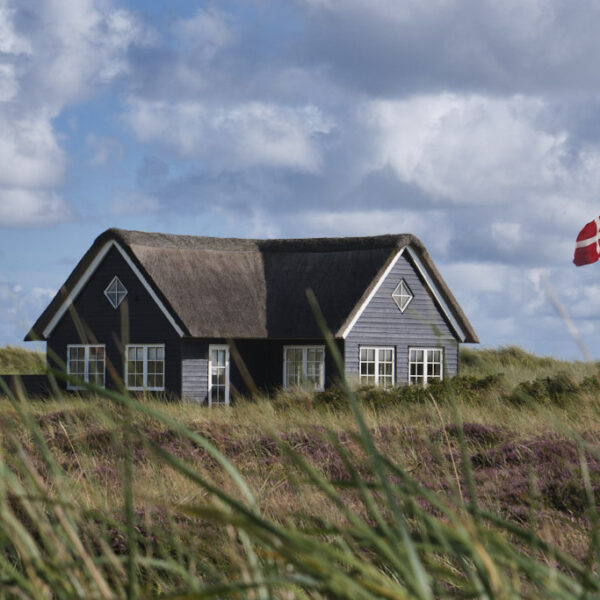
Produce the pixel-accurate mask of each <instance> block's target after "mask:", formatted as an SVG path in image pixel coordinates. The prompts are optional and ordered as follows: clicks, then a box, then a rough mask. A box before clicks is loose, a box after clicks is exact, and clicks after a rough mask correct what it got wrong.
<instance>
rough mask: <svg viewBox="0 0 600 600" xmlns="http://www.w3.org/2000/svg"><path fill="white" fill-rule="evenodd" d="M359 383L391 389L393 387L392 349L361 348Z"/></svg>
mask: <svg viewBox="0 0 600 600" xmlns="http://www.w3.org/2000/svg"><path fill="white" fill-rule="evenodd" d="M359 367H360V383H362V384H364V385H378V386H381V387H392V386H393V385H394V349H393V348H378V347H373V348H369V347H364V346H363V347H361V349H360V365H359Z"/></svg>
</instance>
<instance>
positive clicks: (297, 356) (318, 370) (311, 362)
mask: <svg viewBox="0 0 600 600" xmlns="http://www.w3.org/2000/svg"><path fill="white" fill-rule="evenodd" d="M293 386H301V387H306V388H309V389H313V390H317V391H322V390H324V389H325V346H284V347H283V387H284V388H289V387H293Z"/></svg>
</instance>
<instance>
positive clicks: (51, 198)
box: [0, 187, 73, 227]
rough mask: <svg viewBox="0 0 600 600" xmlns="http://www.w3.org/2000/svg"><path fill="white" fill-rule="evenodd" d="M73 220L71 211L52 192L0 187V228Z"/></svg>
mask: <svg viewBox="0 0 600 600" xmlns="http://www.w3.org/2000/svg"><path fill="white" fill-rule="evenodd" d="M71 218H73V211H72V210H71V208H70V207H69V206H68V205H67V204H66V203H65V201H64V200H63V199H62V198H61V197H60V196H59V195H58V194H55V193H53V192H48V191H44V190H27V189H20V188H1V187H0V227H23V226H31V225H33V226H39V225H50V224H52V223H58V222H61V221H66V220H69V219H71Z"/></svg>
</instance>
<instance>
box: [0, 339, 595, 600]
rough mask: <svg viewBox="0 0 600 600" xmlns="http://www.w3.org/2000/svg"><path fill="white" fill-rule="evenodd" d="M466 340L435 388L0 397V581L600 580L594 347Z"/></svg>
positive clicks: (238, 586)
mask: <svg viewBox="0 0 600 600" xmlns="http://www.w3.org/2000/svg"><path fill="white" fill-rule="evenodd" d="M462 359H463V365H464V367H465V368H464V370H463V373H462V375H461V377H459V378H456V379H455V380H453V381H447V382H445V383H444V384H443V385H439V386H430V387H429V388H428V389H427V390H426V392H422V391H421V392H420V393H417V391H416V390H415V389H414V388H412V389H409V388H406V389H398V390H393V391H392V392H383V391H381V390H373V389H367V388H365V389H359V390H358V391H357V393H356V395H355V394H354V392H353V391H352V390H343V391H340V390H337V391H331V392H328V393H325V394H317V395H314V396H310V395H307V394H305V393H302V394H293V393H290V392H286V393H281V394H279V395H278V396H276V397H273V398H266V397H261V398H256V399H254V400H240V401H239V402H238V403H237V405H236V406H235V407H231V408H228V409H213V410H209V409H207V408H205V407H200V406H197V405H194V404H191V403H164V402H162V401H160V400H156V399H152V398H140V399H139V402H138V401H136V400H135V399H133V398H128V397H126V396H120V395H118V394H113V393H110V392H107V391H99V390H98V391H96V392H93V393H86V394H81V395H80V396H68V397H65V398H54V399H47V400H46V401H44V402H35V401H33V402H32V401H28V400H25V399H19V398H12V399H11V398H8V397H6V398H5V399H0V424H1V427H0V431H1V432H2V445H1V447H2V458H1V461H0V547H1V549H0V597H31V598H44V599H45V598H76V597H85V598H88V597H90V598H93V597H98V598H137V597H155V596H156V597H158V596H163V595H167V596H169V597H172V596H173V595H175V597H185V598H249V599H250V598H260V599H262V598H264V599H270V598H277V599H279V598H281V599H282V600H283V599H292V598H299V599H307V598H314V599H318V598H338V599H339V598H348V599H350V598H352V599H355V598H359V599H360V598H365V599H367V598H368V599H374V598H444V597H448V598H459V597H476V598H539V597H553V598H583V597H590V598H591V597H596V596H598V595H600V577H599V575H598V571H597V560H598V556H600V545H599V543H598V537H599V536H598V528H597V522H598V519H597V512H596V500H595V498H596V497H597V495H598V494H599V493H600V422H599V419H598V416H599V408H600V403H599V400H600V392H599V390H598V389H597V387H595V385H594V381H595V379H594V378H593V376H594V375H595V373H596V367H595V366H594V365H585V364H581V363H567V362H558V361H553V360H552V359H543V358H538V357H534V356H531V355H527V354H525V353H523V352H522V351H520V350H518V349H514V348H509V349H500V350H498V351H491V350H484V351H471V350H469V351H466V353H465V352H463V354H462ZM500 373H502V374H503V375H502V376H498V375H499V374H500ZM557 373H562V375H560V376H559V375H557ZM490 375H492V376H493V377H490ZM536 382H537V383H536ZM463 423H464V426H463V425H462V424H463ZM177 594H179V596H177Z"/></svg>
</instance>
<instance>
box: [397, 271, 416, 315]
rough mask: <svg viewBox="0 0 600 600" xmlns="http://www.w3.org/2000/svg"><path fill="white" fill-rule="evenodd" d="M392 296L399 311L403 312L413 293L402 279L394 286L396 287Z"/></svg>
mask: <svg viewBox="0 0 600 600" xmlns="http://www.w3.org/2000/svg"><path fill="white" fill-rule="evenodd" d="M392 298H393V299H394V302H395V303H396V304H397V305H398V308H399V309H400V312H404V311H405V310H406V307H407V306H408V305H409V304H410V301H411V300H412V299H413V298H414V295H413V293H412V292H411V291H410V288H409V287H408V283H406V281H404V279H403V280H402V281H400V283H399V284H398V285H397V286H396V289H395V290H394V291H393V292H392Z"/></svg>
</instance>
